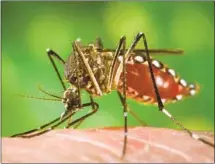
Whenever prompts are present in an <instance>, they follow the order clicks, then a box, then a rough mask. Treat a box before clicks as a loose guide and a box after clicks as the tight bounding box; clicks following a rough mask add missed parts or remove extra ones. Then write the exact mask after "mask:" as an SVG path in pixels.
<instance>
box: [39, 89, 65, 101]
mask: <svg viewBox="0 0 215 164" xmlns="http://www.w3.org/2000/svg"><path fill="white" fill-rule="evenodd" d="M38 88H39V90H40V91H41V92H43V93H45V94H47V95H49V96H52V97H55V98H58V99H62V97H60V96H56V95H53V94H51V93H48V92H46V91H45V90H43V89H42V87H41V86H39V87H38Z"/></svg>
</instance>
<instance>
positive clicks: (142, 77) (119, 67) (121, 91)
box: [12, 33, 214, 157]
mask: <svg viewBox="0 0 215 164" xmlns="http://www.w3.org/2000/svg"><path fill="white" fill-rule="evenodd" d="M141 38H142V41H143V44H144V47H145V49H135V47H136V45H137V43H138V42H139V41H140V40H141ZM72 47H73V52H72V54H71V55H70V56H69V57H68V59H67V61H66V62H65V61H64V60H63V59H62V58H61V57H60V56H59V55H58V54H57V53H56V52H54V51H53V50H51V49H48V50H47V54H48V57H49V59H50V61H51V63H52V65H53V67H54V70H55V72H56V73H57V76H58V78H59V80H60V82H61V85H62V87H63V89H64V94H63V97H59V96H55V95H52V94H49V93H47V92H45V91H43V90H42V91H43V92H44V93H46V94H48V95H50V96H52V97H55V98H56V100H57V101H59V100H62V102H63V103H64V106H65V109H66V110H65V112H64V113H63V114H61V116H60V117H58V118H56V119H54V120H53V121H51V122H49V123H47V124H44V125H42V126H41V127H40V128H36V129H33V130H30V131H27V132H24V133H19V134H15V135H13V136H12V137H25V138H30V137H33V136H37V135H40V134H43V133H45V132H48V131H50V130H52V129H54V128H56V127H57V126H59V125H60V124H62V123H63V122H65V121H66V120H69V121H68V123H67V125H66V128H69V127H71V126H73V125H75V124H76V126H75V127H77V126H79V125H80V124H81V123H82V122H83V120H84V119H86V118H87V117H89V116H91V115H93V114H94V113H96V111H97V110H98V108H99V106H98V104H97V103H96V102H95V101H94V100H93V97H94V96H102V95H104V94H107V93H110V92H111V91H112V90H117V93H118V95H119V98H120V101H121V103H122V105H123V114H124V144H123V150H122V157H124V155H125V154H126V146H127V134H128V128H127V115H128V114H127V113H128V112H131V114H132V115H133V116H134V117H135V118H137V119H138V120H140V119H139V118H138V117H137V116H136V115H135V114H134V113H133V112H132V111H131V110H130V109H129V108H128V105H127V98H131V99H135V100H136V101H138V102H142V103H148V104H155V105H157V106H158V108H159V111H161V112H162V113H164V114H165V115H166V116H167V117H168V118H170V119H171V120H172V121H173V122H174V123H175V124H177V125H178V126H179V127H180V128H181V129H183V130H184V131H185V132H187V133H188V134H189V135H190V136H191V137H192V138H194V139H196V140H199V141H202V142H204V143H206V144H208V145H210V146H213V147H214V145H213V144H212V143H210V142H208V141H206V140H204V139H203V138H201V137H200V136H198V135H197V134H194V133H192V132H191V131H190V130H189V129H187V128H185V127H184V126H183V125H182V124H181V123H179V122H178V121H176V119H175V118H174V117H173V116H172V115H171V114H170V113H169V112H168V111H167V110H166V109H165V107H164V104H165V103H167V102H175V101H177V100H182V99H183V98H184V97H189V96H193V95H195V94H196V93H197V92H198V90H199V86H198V85H196V84H188V83H187V82H186V81H185V80H184V79H182V78H180V77H179V76H178V75H177V74H176V72H175V71H174V70H173V69H170V68H168V67H167V66H166V65H165V64H163V63H162V62H160V61H158V60H154V59H152V58H151V56H150V54H156V53H158V54H159V53H166V54H182V53H183V51H182V50H169V49H148V45H147V41H146V37H145V35H144V33H138V34H137V35H136V37H135V39H134V41H133V42H132V44H131V45H130V47H129V48H128V49H126V37H125V36H123V37H121V39H120V40H119V44H118V46H117V48H116V50H113V49H104V48H103V44H102V41H101V39H100V38H97V39H96V42H95V43H94V44H89V45H87V46H83V45H82V44H81V42H80V41H78V40H76V41H74V42H73V44H72ZM54 58H55V59H57V60H59V61H60V62H61V63H62V64H63V65H64V66H65V72H64V73H65V75H64V76H65V79H66V80H67V82H69V83H70V84H71V86H70V87H69V88H68V89H67V88H66V86H65V84H64V82H63V80H62V77H61V76H60V72H59V71H58V69H57V66H56V64H55V61H54ZM81 89H83V90H86V91H87V92H88V93H89V97H90V102H89V103H85V104H82V101H81V94H80V91H81ZM87 106H91V108H92V111H91V112H90V113H88V114H86V115H84V116H83V117H80V118H78V119H76V120H74V121H70V118H71V116H73V115H74V114H75V113H76V112H78V111H79V110H80V109H82V108H84V107H87ZM56 122H57V123H56ZM54 123H55V124H54ZM53 124H54V125H53ZM48 127H49V128H48Z"/></svg>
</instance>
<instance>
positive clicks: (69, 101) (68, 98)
mask: <svg viewBox="0 0 215 164" xmlns="http://www.w3.org/2000/svg"><path fill="white" fill-rule="evenodd" d="M79 101H80V98H79V94H78V90H77V89H76V88H75V87H73V88H68V89H67V90H66V91H65V92H64V95H63V99H62V102H63V103H64V106H65V108H66V109H67V110H73V109H76V108H77V107H78V105H79Z"/></svg>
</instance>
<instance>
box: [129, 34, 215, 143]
mask: <svg viewBox="0 0 215 164" xmlns="http://www.w3.org/2000/svg"><path fill="white" fill-rule="evenodd" d="M140 38H143V43H144V46H145V49H146V57H147V61H148V65H149V71H150V74H151V79H152V83H153V87H154V91H155V94H156V98H157V102H158V107H159V110H160V111H161V112H162V113H164V114H165V115H166V116H167V117H169V118H170V119H171V120H172V121H173V122H174V123H175V124H177V125H178V126H179V127H180V128H181V129H182V130H184V131H185V132H187V133H188V134H189V135H190V136H191V137H192V138H194V139H195V140H199V141H202V142H203V143H205V144H208V145H210V146H212V147H214V144H212V143H210V142H208V141H206V140H204V139H203V138H201V137H200V136H199V135H197V134H195V133H192V132H191V131H190V130H189V129H187V128H185V127H184V126H183V125H182V124H181V123H179V122H178V121H176V119H175V118H174V117H173V116H172V115H171V114H170V113H169V112H168V111H167V110H166V109H165V108H164V105H163V102H162V101H161V97H160V94H159V91H158V87H157V84H156V81H155V77H154V73H153V70H152V63H151V59H150V56H149V51H148V45H147V41H146V37H145V34H144V33H139V34H138V35H137V37H136V39H135V41H134V43H137V42H138V41H139V40H140ZM133 45H135V44H133ZM133 47H134V46H133Z"/></svg>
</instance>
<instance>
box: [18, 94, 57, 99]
mask: <svg viewBox="0 0 215 164" xmlns="http://www.w3.org/2000/svg"><path fill="white" fill-rule="evenodd" d="M17 96H20V97H25V98H30V99H38V100H50V101H61V99H52V98H45V97H34V96H28V95H21V94H18V95H17Z"/></svg>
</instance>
